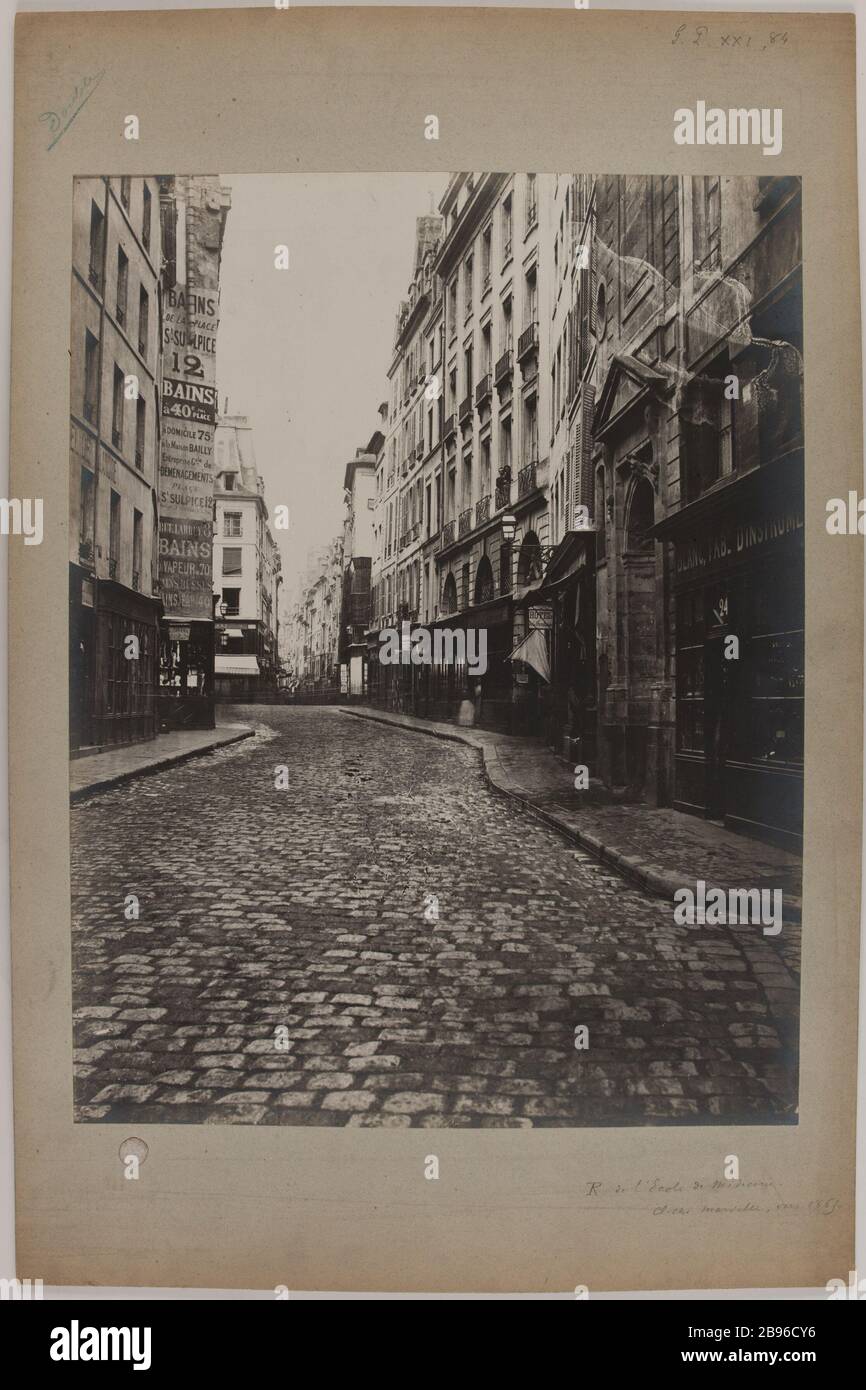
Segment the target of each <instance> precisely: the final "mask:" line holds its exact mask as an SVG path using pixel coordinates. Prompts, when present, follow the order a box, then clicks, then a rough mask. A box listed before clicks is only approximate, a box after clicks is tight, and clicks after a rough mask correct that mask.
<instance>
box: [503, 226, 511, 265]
mask: <svg viewBox="0 0 866 1390" xmlns="http://www.w3.org/2000/svg"><path fill="white" fill-rule="evenodd" d="M510 260H511V233H510V232H508V234H507V235H506V237H505V239H504V240H503V243H502V264H503V265H505V263H506V261H510Z"/></svg>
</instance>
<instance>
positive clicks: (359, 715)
mask: <svg viewBox="0 0 866 1390" xmlns="http://www.w3.org/2000/svg"><path fill="white" fill-rule="evenodd" d="M339 709H340V713H341V714H352V715H354V716H355V718H356V719H371V720H374V721H375V722H376V723H378V724H387V725H388V726H389V727H390V728H392V729H402V730H403V731H404V732H407V733H418V734H426V735H427V736H428V738H439V739H442V740H444V741H447V742H450V743H462V744H463V745H464V746H465V747H467V748H474V749H475V750H476V751H477V752H479V753H480V754H481V762H482V767H483V770H484V776H485V777H486V779H487V781H488V782H489V783H490V785H491V787H493V789H494V790H495V791H498V792H502V793H503V794H504V795H505V796H510V797H511V798H512V799H513V800H514V801H516V802H518V803H519V805H521V806H522V807H523V808H524V809H525V810H526V811H528V812H529V813H530V815H533V816H535V817H536V819H537V820H540V821H543V822H544V824H545V825H549V826H550V827H551V829H553V830H558V831H559V832H560V834H562V835H565V836H567V837H568V839H570V840H572V841H573V842H574V843H576V844H578V845H580V847H581V849H586V850H589V852H590V854H592V855H594V856H595V858H596V859H598V860H599V861H600V862H601V863H602V864H610V865H612V867H613V868H615V869H617V870H618V871H619V872H620V873H621V874H622V875H623V876H624V877H625V878H627V879H629V880H630V881H631V882H632V883H635V884H637V886H638V887H639V888H645V889H647V890H648V891H649V892H651V893H653V894H654V895H655V896H656V897H659V898H667V899H668V900H672V899H673V895H674V893H675V892H676V891H677V889H678V888H682V886H683V885H682V881H681V879H679V878H677V877H676V875H674V874H666V873H663V872H661V870H659V869H654V868H652V867H651V865H649V864H647V863H645V862H644V860H642V859H640V858H638V856H637V855H629V854H626V853H625V852H624V851H623V850H621V849H617V848H616V846H615V845H608V844H605V842H604V841H603V840H600V839H599V838H598V836H597V835H593V834H591V833H590V832H589V831H588V830H579V829H578V828H577V827H576V826H575V825H572V824H571V822H570V821H567V820H565V819H563V817H562V816H558V815H557V814H556V812H555V811H547V810H545V809H544V808H543V807H541V806H537V805H536V804H535V802H533V801H532V800H530V799H529V798H528V797H527V796H525V795H524V794H523V793H522V792H518V791H515V790H514V789H513V788H512V787H508V786H506V785H505V784H503V783H502V782H499V781H497V780H496V779H495V778H494V777H493V776H492V774H491V771H490V763H491V759H489V758H488V756H487V749H486V748H485V747H484V745H483V744H481V743H476V742H475V741H474V740H473V739H471V738H467V737H466V736H465V735H464V734H461V733H460V732H458V731H457V730H455V732H454V733H453V734H451V733H448V734H446V733H443V732H442V730H441V729H424V728H418V727H417V726H416V725H415V724H402V723H401V722H400V719H399V717H398V718H396V719H390V718H389V717H388V716H387V715H386V714H383V713H378V712H377V713H371V712H369V711H367V710H359V709H353V708H346V707H344V706H342V705H341V706H339ZM708 886H709V887H713V886H714V885H712V884H709V885H708ZM800 919H801V902H800V899H799V898H793V899H791V898H789V899H788V900H787V902H785V901H784V899H783V909H782V920H783V921H785V922H791V923H796V924H797V925H799V924H800Z"/></svg>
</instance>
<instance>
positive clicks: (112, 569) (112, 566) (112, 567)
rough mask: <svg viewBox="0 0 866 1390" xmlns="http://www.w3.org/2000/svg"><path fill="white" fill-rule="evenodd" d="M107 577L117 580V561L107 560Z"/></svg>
mask: <svg viewBox="0 0 866 1390" xmlns="http://www.w3.org/2000/svg"><path fill="white" fill-rule="evenodd" d="M108 577H109V579H116V578H117V561H116V560H109V562H108Z"/></svg>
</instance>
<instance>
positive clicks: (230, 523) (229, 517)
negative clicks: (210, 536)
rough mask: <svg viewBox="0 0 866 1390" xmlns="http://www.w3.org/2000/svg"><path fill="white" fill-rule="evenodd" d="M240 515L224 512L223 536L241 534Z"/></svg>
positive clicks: (239, 513)
mask: <svg viewBox="0 0 866 1390" xmlns="http://www.w3.org/2000/svg"><path fill="white" fill-rule="evenodd" d="M242 524H243V523H242V513H241V512H224V513H223V535H224V536H240V535H241V534H242V531H241V527H242Z"/></svg>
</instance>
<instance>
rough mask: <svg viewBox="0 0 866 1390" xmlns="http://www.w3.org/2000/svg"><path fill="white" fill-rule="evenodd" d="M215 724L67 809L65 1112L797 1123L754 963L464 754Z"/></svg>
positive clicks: (406, 1121)
mask: <svg viewBox="0 0 866 1390" xmlns="http://www.w3.org/2000/svg"><path fill="white" fill-rule="evenodd" d="M220 717H221V718H222V719H225V720H234V721H243V722H246V723H247V724H255V725H256V726H257V730H258V731H257V734H256V736H255V737H254V738H252V739H247V740H246V741H245V742H243V743H239V744H237V745H234V746H232V747H229V748H226V749H224V750H221V751H219V752H216V753H214V754H213V755H211V756H207V757H203V758H201V759H198V760H195V761H192V762H189V763H185V764H183V765H180V766H177V767H174V768H168V769H167V770H165V771H162V772H159V773H156V774H155V775H152V776H149V777H144V778H141V779H139V780H137V781H133V782H131V783H129V784H127V785H125V786H121V787H118V788H116V789H114V790H111V791H108V792H106V793H105V794H103V795H100V796H97V797H95V798H94V799H93V800H91V801H88V802H85V803H83V804H81V805H77V806H75V807H73V809H72V813H71V823H72V889H73V930H74V936H73V968H74V981H73V989H74V1002H75V1011H74V1012H75V1044H76V1052H75V1058H76V1074H75V1077H76V1079H75V1101H76V1115H77V1117H78V1118H79V1119H82V1120H88V1119H89V1120H102V1121H105V1120H108V1121H123V1122H132V1121H138V1122H140V1123H153V1122H168V1123H177V1122H184V1121H206V1122H211V1123H225V1122H235V1123H250V1124H253V1123H262V1124H316V1125H344V1124H353V1125H392V1126H408V1125H422V1126H441V1125H447V1126H469V1125H481V1126H509V1125H511V1126H523V1127H527V1126H536V1125H541V1126H550V1125H561V1126H575V1125H620V1124H647V1123H649V1124H654V1123H659V1124H663V1123H701V1124H707V1123H729V1122H732V1121H741V1122H742V1121H745V1122H750V1123H773V1122H780V1121H782V1122H790V1121H792V1120H793V1119H795V1104H796V1071H795V1061H794V1055H793V1051H792V1050H791V1048H790V1046H789V1045H787V1044H789V1043H790V1040H786V1044H785V1045H783V1041H782V1040H781V1039H780V1037H779V1034H778V1031H777V1029H776V1026H775V1024H774V1022H773V1017H772V1013H771V1010H770V1008H769V1005H768V1001H767V997H766V995H765V993H764V990H763V987H762V985H761V983H760V979H759V976H758V975H756V973H755V971H754V969H753V964H754V951H750V955H749V958H747V957H746V955H745V954H744V952H743V950H742V949H741V945H740V944H739V942H738V940H737V938H736V937H735V936H734V935H733V934H732V933H731V932H730V931H728V929H726V928H724V927H722V928H712V927H701V928H688V927H679V926H675V925H674V923H673V916H672V909H671V905H670V904H667V903H665V902H664V901H663V900H661V899H659V898H655V897H650V896H648V895H646V894H644V893H642V892H640V891H638V890H637V889H636V888H633V887H632V886H630V884H628V883H627V882H626V881H625V880H624V879H622V878H620V877H619V876H618V875H616V874H614V873H612V872H611V871H610V870H608V869H606V868H604V867H603V866H602V865H600V864H598V863H597V862H596V861H595V860H593V859H592V858H591V857H590V856H589V855H588V854H585V853H584V852H583V851H578V850H575V849H574V848H572V847H571V846H570V845H569V844H568V843H567V842H566V841H565V839H564V838H562V837H561V836H559V835H558V834H557V833H556V832H555V831H553V830H551V829H548V828H546V827H545V826H543V825H541V824H539V823H538V822H536V821H535V820H533V819H532V818H530V817H529V816H528V815H527V814H526V813H525V812H524V811H523V810H522V809H521V808H520V807H519V806H517V805H516V804H514V803H512V802H510V801H508V800H507V799H505V798H504V797H502V796H500V795H498V794H496V793H494V792H493V791H492V790H491V789H490V788H489V787H488V785H487V784H486V783H485V781H484V780H483V778H482V775H481V772H480V767H479V761H478V757H477V754H476V753H475V752H474V751H473V750H472V749H470V748H467V747H463V746H461V745H458V744H455V743H444V742H440V741H439V740H436V739H433V738H430V737H427V736H424V735H420V734H412V733H404V732H401V731H397V730H394V729H390V728H386V727H383V726H382V725H381V724H377V723H372V722H368V721H366V720H361V719H355V718H351V717H350V716H348V715H345V714H342V713H341V712H340V711H339V710H338V709H336V708H333V707H306V708H303V707H298V708H294V707H279V706H277V707H268V706H264V705H261V706H234V707H226V706H224V707H222V708H221V712H220ZM283 764H284V765H285V766H286V767H287V768H288V783H289V785H288V788H287V789H284V790H277V789H276V788H275V785H274V782H275V768H277V767H278V766H279V765H283ZM130 894H134V895H135V896H136V897H137V898H138V900H139V917H138V920H127V919H126V917H125V916H124V902H125V900H126V899H127V898H128V895H130ZM429 895H435V897H436V898H437V899H438V920H427V919H428V918H430V917H432V916H434V915H435V914H434V911H433V908H432V906H431V902H430V898H429ZM425 904H426V909H425ZM128 910H129V909H128ZM754 931H755V943H754V945H755V948H756V949H757V950H759V951H760V950H764V951H766V952H767V953H768V955H771V954H772V947H771V946H770V944H769V943H767V942H763V941H762V939H761V936H760V929H759V928H755V929H754ZM581 1025H583V1026H585V1027H586V1028H587V1029H588V1039H587V1043H588V1045H587V1046H586V1048H585V1049H582V1050H577V1049H576V1048H575V1030H576V1029H578V1028H580V1026H581ZM279 1028H284V1029H285V1030H286V1032H285V1033H284V1034H281V1035H280V1036H279V1038H277V1037H275V1030H276V1029H279ZM280 1044H284V1045H280Z"/></svg>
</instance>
